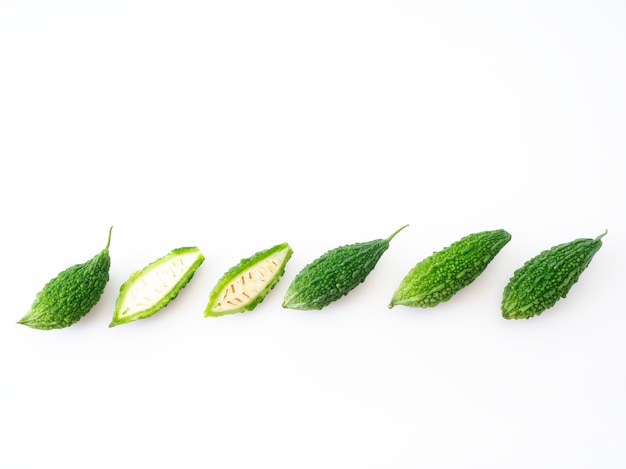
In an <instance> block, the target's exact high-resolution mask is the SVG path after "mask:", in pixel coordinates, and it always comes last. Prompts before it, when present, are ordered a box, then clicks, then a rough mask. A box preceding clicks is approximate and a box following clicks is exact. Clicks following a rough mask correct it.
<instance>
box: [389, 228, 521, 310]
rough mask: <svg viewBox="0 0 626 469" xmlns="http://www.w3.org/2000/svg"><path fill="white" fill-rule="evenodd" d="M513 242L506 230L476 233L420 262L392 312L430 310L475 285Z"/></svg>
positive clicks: (402, 284) (400, 290)
mask: <svg viewBox="0 0 626 469" xmlns="http://www.w3.org/2000/svg"><path fill="white" fill-rule="evenodd" d="M510 240H511V235H510V234H509V233H508V232H506V231H505V230H494V231H483V232H480V233H473V234H470V235H467V236H465V237H463V238H461V239H460V240H459V241H456V242H454V243H452V244H451V245H450V246H448V247H446V248H444V249H442V250H441V251H438V252H435V253H433V254H432V255H431V256H429V257H427V258H425V259H424V260H422V261H420V262H418V263H417V264H416V265H415V267H413V268H412V269H411V270H410V271H409V273H408V274H407V275H406V276H405V277H404V278H403V279H402V281H401V282H400V284H399V286H398V288H397V289H396V291H395V293H394V294H393V297H392V299H391V302H390V303H389V308H393V307H394V306H395V305H404V306H413V307H420V308H429V307H434V306H436V305H438V304H439V303H442V302H445V301H448V300H449V299H450V298H452V297H453V296H454V295H455V294H456V293H457V292H458V291H460V290H461V289H463V288H465V287H466V286H467V285H469V284H470V283H472V282H473V281H474V280H476V278H477V277H478V276H479V275H480V274H481V273H482V272H483V271H484V270H485V269H486V268H487V265H488V264H489V263H490V262H491V261H492V260H493V258H494V257H495V256H496V255H497V254H498V253H499V252H500V250H501V249H502V248H503V247H504V246H505V245H506V244H507V243H508V242H509V241H510Z"/></svg>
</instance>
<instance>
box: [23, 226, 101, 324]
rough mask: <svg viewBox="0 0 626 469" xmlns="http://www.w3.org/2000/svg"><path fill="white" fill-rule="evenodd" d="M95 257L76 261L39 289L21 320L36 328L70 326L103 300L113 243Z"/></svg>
mask: <svg viewBox="0 0 626 469" xmlns="http://www.w3.org/2000/svg"><path fill="white" fill-rule="evenodd" d="M112 230H113V227H111V229H110V230H109V238H108V240H107V245H106V247H105V248H104V249H103V250H102V251H101V252H100V253H99V254H97V255H96V256H94V257H93V258H92V259H90V260H88V261H87V262H85V263H83V264H77V265H74V266H72V267H70V268H68V269H66V270H64V271H63V272H61V273H60V274H59V275H57V276H56V277H55V278H53V279H52V280H50V281H49V282H48V283H47V284H46V285H45V286H44V287H43V289H42V290H41V291H40V292H39V293H37V295H36V297H35V300H34V302H33V304H32V306H31V308H30V311H28V313H26V315H25V316H24V317H23V318H22V319H21V320H20V321H18V322H19V324H24V325H25V326H29V327H32V328H33V329H43V330H49V329H61V328H64V327H69V326H71V325H72V324H74V323H76V322H78V321H79V320H80V319H81V318H82V317H83V316H85V315H86V314H87V313H88V312H89V311H91V309H92V308H93V307H94V306H95V305H96V303H97V302H98V301H99V300H100V297H101V296H102V293H103V292H104V287H105V286H106V284H107V282H108V281H109V268H110V267H111V257H110V256H109V244H110V243H111V231H112Z"/></svg>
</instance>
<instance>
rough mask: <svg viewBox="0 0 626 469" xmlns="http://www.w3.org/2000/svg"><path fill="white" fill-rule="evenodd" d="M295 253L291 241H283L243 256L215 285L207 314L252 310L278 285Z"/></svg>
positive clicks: (215, 315) (216, 314)
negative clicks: (246, 256) (289, 242)
mask: <svg viewBox="0 0 626 469" xmlns="http://www.w3.org/2000/svg"><path fill="white" fill-rule="evenodd" d="M292 254H293V251H292V249H291V247H290V246H289V244H287V243H282V244H277V245H276V246H274V247H271V248H269V249H265V250H263V251H259V252H257V253H256V254H254V255H253V256H251V257H249V258H247V259H242V260H241V261H240V262H239V263H238V264H237V265H236V266H234V267H231V268H230V269H229V270H228V271H227V272H226V273H225V274H224V275H223V276H222V278H221V279H220V280H219V282H218V283H217V284H216V285H215V287H214V288H213V290H212V291H211V294H210V297H209V303H208V305H207V307H206V309H205V311H204V316H205V317H209V316H212V317H218V316H224V315H225V314H232V313H243V312H244V311H252V310H253V309H254V308H256V306H257V305H258V304H259V303H261V301H263V299H264V298H265V296H266V295H267V294H268V293H269V291H270V290H271V289H272V288H274V286H276V284H277V283H278V281H279V280H280V278H281V277H282V276H283V274H284V273H285V266H286V265H287V262H288V261H289V258H290V257H291V255H292Z"/></svg>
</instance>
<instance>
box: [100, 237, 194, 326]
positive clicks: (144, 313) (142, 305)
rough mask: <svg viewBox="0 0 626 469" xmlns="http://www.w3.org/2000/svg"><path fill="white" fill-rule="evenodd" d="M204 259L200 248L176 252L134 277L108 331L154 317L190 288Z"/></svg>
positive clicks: (122, 292)
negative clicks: (186, 287)
mask: <svg viewBox="0 0 626 469" xmlns="http://www.w3.org/2000/svg"><path fill="white" fill-rule="evenodd" d="M202 262H204V255H203V254H202V252H201V251H200V249H199V248H197V247H184V248H178V249H174V250H173V251H172V252H170V253H169V254H167V255H165V256H163V257H161V258H160V259H157V260H156V261H154V262H152V263H151V264H149V265H148V266H146V267H145V268H143V269H142V270H139V271H137V272H135V273H134V274H132V275H131V276H130V278H129V279H128V280H127V281H126V283H124V284H123V285H122V286H121V288H120V294H119V296H118V298H117V302H116V304H115V313H114V315H113V320H112V321H111V324H110V325H109V327H113V326H117V325H120V324H125V323H127V322H131V321H135V320H137V319H144V318H147V317H149V316H152V315H153V314H155V313H156V312H157V311H159V310H160V309H162V308H164V307H165V306H166V305H167V304H168V303H169V302H170V301H172V300H173V299H174V298H176V296H178V293H179V292H180V291H181V290H182V289H183V288H184V287H185V286H186V285H187V283H188V282H189V281H190V280H191V278H192V277H193V275H194V274H195V272H196V270H197V269H198V267H200V264H202Z"/></svg>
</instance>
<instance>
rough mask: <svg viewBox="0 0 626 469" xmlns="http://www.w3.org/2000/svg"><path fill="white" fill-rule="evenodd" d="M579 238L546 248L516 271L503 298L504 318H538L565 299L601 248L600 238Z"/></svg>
mask: <svg viewBox="0 0 626 469" xmlns="http://www.w3.org/2000/svg"><path fill="white" fill-rule="evenodd" d="M606 233H607V232H606V231H605V232H604V233H603V234H601V235H600V236H598V237H597V238H595V239H591V238H580V239H575V240H574V241H570V242H568V243H563V244H559V245H557V246H553V247H552V248H550V249H547V250H545V251H543V252H541V253H539V254H538V255H537V256H535V257H533V258H532V259H530V260H528V261H527V262H526V263H525V264H524V265H523V266H522V267H520V268H519V269H517V270H516V271H515V272H514V273H513V276H512V277H511V279H510V280H509V283H508V284H507V285H506V287H505V288H504V292H503V295H502V308H501V309H502V316H503V317H504V318H505V319H529V318H531V317H533V316H538V315H540V314H541V313H543V312H544V311H545V310H546V309H549V308H552V307H553V306H554V305H555V304H556V302H557V301H558V300H559V299H561V298H565V297H566V296H567V294H568V292H569V291H570V289H571V288H572V286H573V285H574V284H575V283H576V282H577V281H578V279H579V277H580V275H581V274H582V273H583V271H584V270H585V269H586V268H587V266H589V263H590V262H591V259H593V256H594V255H595V254H596V253H597V252H598V251H599V249H600V248H601V247H602V237H603V236H604V235H606Z"/></svg>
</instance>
